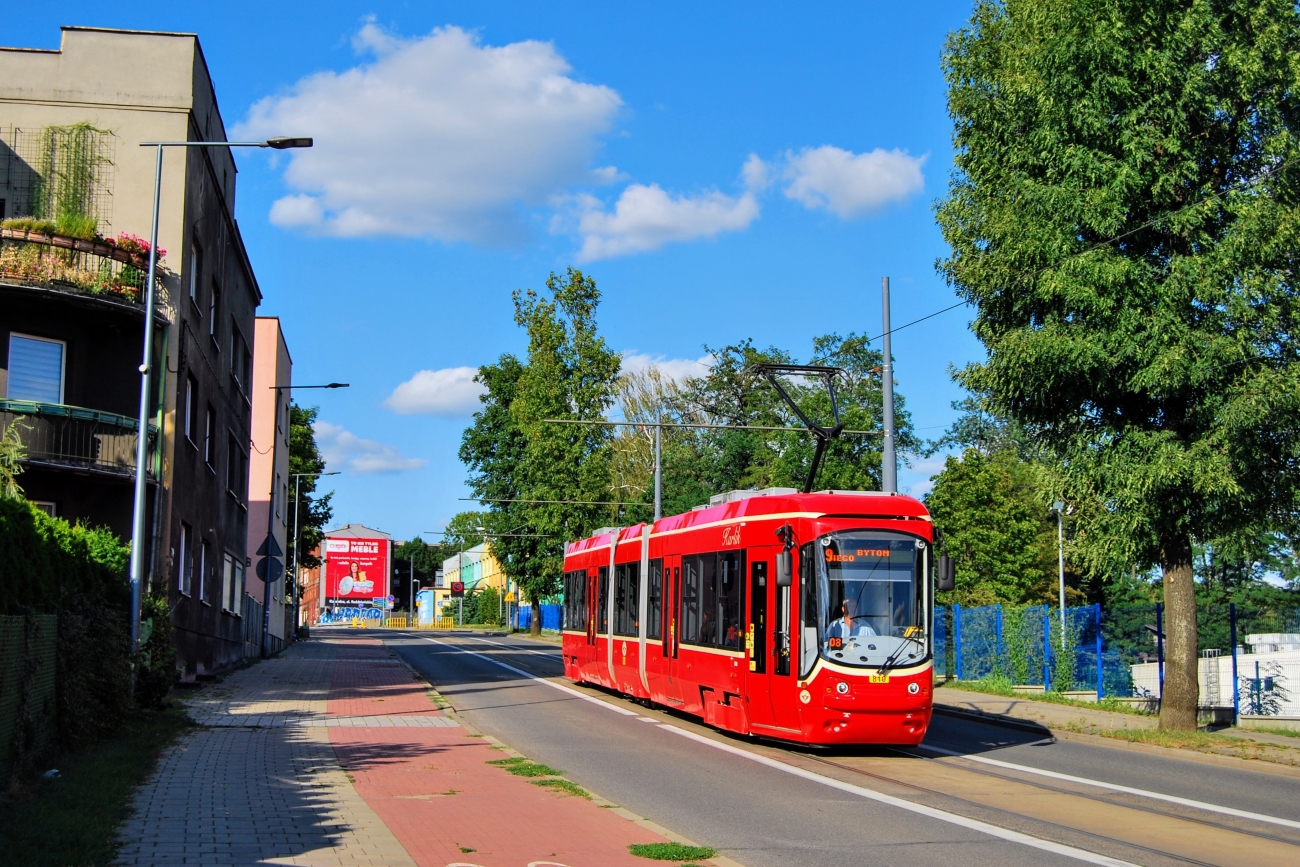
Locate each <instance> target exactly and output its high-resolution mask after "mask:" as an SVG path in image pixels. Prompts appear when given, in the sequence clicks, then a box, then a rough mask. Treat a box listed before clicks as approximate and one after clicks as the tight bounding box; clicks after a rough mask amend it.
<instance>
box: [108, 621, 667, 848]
mask: <svg viewBox="0 0 1300 867" xmlns="http://www.w3.org/2000/svg"><path fill="white" fill-rule="evenodd" d="M432 705H433V703H432V701H431V700H430V697H429V696H428V694H427V686H425V685H424V684H422V683H420V682H418V681H416V680H414V679H413V678H412V676H411V674H410V672H409V671H408V670H407V669H406V667H405V666H404V665H402V664H401V662H400V661H399V660H396V659H394V657H393V655H392V654H391V653H390V652H389V650H388V649H387V648H386V647H384V646H383V645H382V644H381V643H380V642H379V641H377V640H374V639H369V638H352V637H339V638H328V639H323V640H313V641H310V642H306V643H303V644H297V645H294V646H293V647H291V648H290V649H289V650H287V651H286V652H284V653H282V654H281V655H280V656H278V657H276V658H275V659H271V660H266V661H263V662H261V663H258V664H256V665H253V666H251V667H249V668H247V669H244V670H242V671H239V672H236V673H234V674H232V675H231V676H230V677H228V678H226V679H225V680H224V682H222V683H220V684H217V685H214V686H213V687H210V688H208V689H206V690H204V691H203V692H202V693H200V694H199V695H197V696H195V697H194V698H193V699H192V700H191V701H190V703H189V712H190V715H191V716H192V717H193V718H194V720H195V721H196V722H197V723H199V724H200V727H199V728H198V729H197V730H196V731H194V732H192V733H190V734H187V735H186V736H184V737H183V738H182V739H181V740H180V741H178V742H177V743H176V744H175V745H174V746H172V747H171V748H169V749H168V750H167V751H166V752H165V753H164V754H163V756H162V757H161V759H160V761H159V765H158V768H157V769H156V771H155V773H154V775H153V776H152V777H151V778H150V780H149V781H148V782H147V783H146V784H145V785H144V786H142V787H141V788H140V789H139V790H138V791H137V793H136V796H135V800H134V804H133V807H134V810H133V814H132V817H131V818H130V820H128V822H127V823H126V824H125V825H124V827H123V829H122V831H121V832H120V836H121V840H122V844H123V845H122V848H121V851H120V854H119V860H118V863H119V864H122V865H127V864H130V865H146V864H147V865H164V864H166V865H170V864H200V865H264V864H290V865H313V867H316V865H320V867H390V865H391V867H416V865H419V867H448V865H452V864H457V865H471V867H525V865H528V864H530V863H533V862H540V863H545V864H555V865H563V867H633V865H638V867H645V862H644V861H641V860H640V859H635V858H632V856H631V855H630V854H629V853H628V851H627V845H628V844H629V843H635V842H655V841H658V840H662V838H661V837H658V836H657V835H655V834H653V833H651V832H649V831H647V830H645V829H643V828H641V827H640V826H638V825H636V824H634V823H632V822H630V821H628V820H626V819H623V818H621V817H619V816H617V815H615V814H614V813H612V812H611V811H608V810H602V809H599V808H598V807H596V806H595V805H594V804H592V803H590V802H588V801H586V800H583V799H580V798H575V797H566V796H563V795H561V794H559V793H557V792H554V791H551V790H547V789H543V788H539V787H537V786H533V785H530V783H529V781H528V780H525V779H522V778H519V777H513V776H510V775H509V774H507V773H506V772H504V771H502V770H501V769H499V768H495V767H492V766H490V765H487V764H486V762H487V761H488V760H490V759H493V758H497V757H500V756H501V755H502V753H500V752H498V751H495V750H493V749H492V747H491V746H490V745H489V744H487V743H486V742H485V741H484V740H483V739H481V738H474V737H470V736H469V735H468V733H467V732H465V731H464V729H463V728H461V727H460V726H459V724H458V723H457V722H456V721H455V720H453V719H451V718H449V717H447V716H446V715H445V714H443V713H441V712H439V711H437V710H436V709H434V708H433V706H432ZM502 815H508V816H509V817H510V819H509V820H508V821H505V822H503V821H500V819H499V817H500V816H502Z"/></svg>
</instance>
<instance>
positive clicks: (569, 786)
mask: <svg viewBox="0 0 1300 867" xmlns="http://www.w3.org/2000/svg"><path fill="white" fill-rule="evenodd" d="M529 782H531V783H532V784H533V785H534V786H541V787H542V788H544V789H554V790H555V791H557V792H563V793H564V794H566V795H573V796H574V797H575V798H586V799H587V800H588V801H590V800H591V793H590V792H588V791H587V790H586V789H584V788H583V787H582V786H579V785H578V784H577V783H571V782H569V781H568V780H558V779H555V778H551V779H546V780H530V781H529Z"/></svg>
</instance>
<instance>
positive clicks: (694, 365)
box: [622, 350, 713, 382]
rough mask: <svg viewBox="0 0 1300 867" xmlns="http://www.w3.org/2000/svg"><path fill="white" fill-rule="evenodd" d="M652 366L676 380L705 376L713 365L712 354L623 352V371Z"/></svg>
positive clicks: (633, 371) (629, 371) (640, 369)
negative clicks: (680, 355) (675, 355)
mask: <svg viewBox="0 0 1300 867" xmlns="http://www.w3.org/2000/svg"><path fill="white" fill-rule="evenodd" d="M652 365H653V366H654V367H657V368H659V371H660V372H661V373H662V374H663V375H664V376H666V377H668V378H669V379H674V380H676V381H678V382H682V381H684V380H687V379H690V378H691V377H697V376H705V375H706V374H708V372H709V368H710V367H712V366H713V356H712V355H703V356H700V357H699V358H664V357H663V356H662V355H648V354H647V353H644V352H634V351H631V350H628V351H627V352H624V353H623V366H622V370H623V372H624V373H636V372H639V371H642V370H645V369H646V368H647V367H650V366H652Z"/></svg>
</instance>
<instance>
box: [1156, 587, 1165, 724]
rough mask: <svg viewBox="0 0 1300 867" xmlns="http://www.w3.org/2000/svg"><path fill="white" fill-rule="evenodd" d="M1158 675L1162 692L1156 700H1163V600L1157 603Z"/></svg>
mask: <svg viewBox="0 0 1300 867" xmlns="http://www.w3.org/2000/svg"><path fill="white" fill-rule="evenodd" d="M1156 676H1157V677H1158V679H1159V684H1160V693H1159V695H1157V696H1156V700H1157V701H1161V702H1163V701H1164V698H1165V606H1164V603H1163V602H1157V603H1156Z"/></svg>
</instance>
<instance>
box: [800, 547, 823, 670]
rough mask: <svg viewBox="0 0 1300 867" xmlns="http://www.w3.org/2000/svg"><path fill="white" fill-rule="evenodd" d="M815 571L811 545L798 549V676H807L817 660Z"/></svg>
mask: <svg viewBox="0 0 1300 867" xmlns="http://www.w3.org/2000/svg"><path fill="white" fill-rule="evenodd" d="M817 619H818V618H817V573H816V570H815V566H814V564H813V546H812V545H811V544H809V545H804V546H803V548H802V549H800V551H799V676H800V677H807V676H808V675H809V674H811V673H812V669H813V664H814V663H816V662H817V648H819V647H821V637H820V636H819V635H818V634H817Z"/></svg>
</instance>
